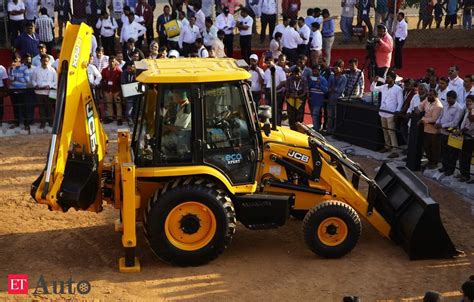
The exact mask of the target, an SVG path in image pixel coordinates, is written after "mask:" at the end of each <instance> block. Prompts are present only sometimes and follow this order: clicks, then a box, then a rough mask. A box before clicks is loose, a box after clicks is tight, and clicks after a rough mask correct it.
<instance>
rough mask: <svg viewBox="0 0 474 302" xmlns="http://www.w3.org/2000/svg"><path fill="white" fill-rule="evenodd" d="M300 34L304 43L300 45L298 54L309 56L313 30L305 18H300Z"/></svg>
mask: <svg viewBox="0 0 474 302" xmlns="http://www.w3.org/2000/svg"><path fill="white" fill-rule="evenodd" d="M298 27H299V30H298V33H299V34H300V37H301V39H303V43H299V44H298V54H299V55H305V56H307V55H308V54H309V40H310V36H311V29H309V27H308V26H307V25H306V23H304V18H303V17H299V18H298Z"/></svg>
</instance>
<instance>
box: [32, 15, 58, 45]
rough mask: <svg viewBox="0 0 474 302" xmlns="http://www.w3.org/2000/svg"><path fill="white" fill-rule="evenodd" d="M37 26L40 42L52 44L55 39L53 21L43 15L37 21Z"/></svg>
mask: <svg viewBox="0 0 474 302" xmlns="http://www.w3.org/2000/svg"><path fill="white" fill-rule="evenodd" d="M35 26H36V28H37V29H38V35H39V40H40V41H41V42H51V41H53V39H54V36H53V28H54V23H53V19H51V18H50V17H48V16H46V15H41V16H39V17H38V19H36V21H35Z"/></svg>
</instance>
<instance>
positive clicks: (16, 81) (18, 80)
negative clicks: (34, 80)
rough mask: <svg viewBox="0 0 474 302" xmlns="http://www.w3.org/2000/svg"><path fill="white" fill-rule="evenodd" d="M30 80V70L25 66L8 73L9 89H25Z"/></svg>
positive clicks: (22, 65)
mask: <svg viewBox="0 0 474 302" xmlns="http://www.w3.org/2000/svg"><path fill="white" fill-rule="evenodd" d="M30 79H31V70H30V69H29V68H28V67H27V66H26V65H24V64H21V65H20V66H17V67H15V68H13V69H12V70H11V71H10V81H11V84H10V88H11V89H26V88H28V86H29V83H30Z"/></svg>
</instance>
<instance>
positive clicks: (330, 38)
mask: <svg viewBox="0 0 474 302" xmlns="http://www.w3.org/2000/svg"><path fill="white" fill-rule="evenodd" d="M322 15H323V30H322V31H321V35H322V36H323V49H324V56H325V57H326V62H327V64H328V65H331V49H332V44H333V43H334V30H335V28H336V24H335V22H334V19H333V18H329V16H330V15H329V10H327V9H323V13H322Z"/></svg>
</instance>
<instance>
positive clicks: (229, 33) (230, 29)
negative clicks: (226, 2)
mask: <svg viewBox="0 0 474 302" xmlns="http://www.w3.org/2000/svg"><path fill="white" fill-rule="evenodd" d="M235 25H236V24H235V19H234V16H233V15H231V14H229V8H228V7H224V8H223V9H222V13H221V14H220V15H219V16H217V18H216V27H217V28H218V29H219V30H223V31H224V34H225V35H224V46H225V53H226V55H227V57H229V58H232V55H233V54H234V28H235Z"/></svg>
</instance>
